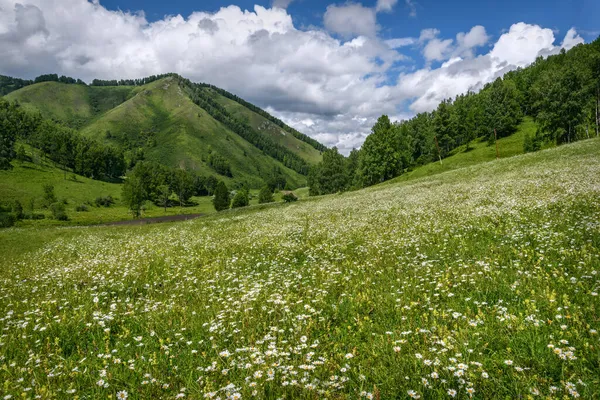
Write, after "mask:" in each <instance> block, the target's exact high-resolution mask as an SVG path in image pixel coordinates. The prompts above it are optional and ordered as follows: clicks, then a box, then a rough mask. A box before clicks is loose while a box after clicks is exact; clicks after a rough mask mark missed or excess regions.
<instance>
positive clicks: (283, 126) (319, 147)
mask: <svg viewBox="0 0 600 400" xmlns="http://www.w3.org/2000/svg"><path fill="white" fill-rule="evenodd" d="M198 85H200V86H202V87H205V88H209V89H211V90H213V91H215V92H217V93H219V94H220V95H221V96H223V97H226V98H228V99H230V100H233V101H235V102H237V103H239V104H241V105H243V106H244V107H246V108H248V109H249V110H252V111H254V112H255V113H257V114H258V115H260V116H262V117H263V118H265V119H267V120H268V121H271V122H272V123H274V124H275V125H277V126H278V127H280V128H281V129H283V130H284V131H286V132H288V133H290V134H292V136H294V137H295V138H297V139H300V140H301V141H303V142H305V143H308V144H309V145H311V146H312V147H314V148H315V149H317V150H319V151H325V150H327V147H325V145H323V144H321V143H319V142H318V141H316V140H315V139H313V138H311V137H310V136H308V135H305V134H303V133H300V132H298V131H297V130H295V129H294V128H292V127H290V126H288V125H286V124H285V123H284V122H283V121H281V120H280V119H278V118H275V117H274V116H272V115H271V114H269V113H268V112H266V111H265V110H263V109H262V108H260V107H257V106H255V105H254V104H252V103H249V102H247V101H246V100H244V99H242V98H240V97H238V96H236V95H235V94H233V93H229V92H228V91H226V90H224V89H221V88H218V87H216V86H214V85H210V84H208V83H200V84H198Z"/></svg>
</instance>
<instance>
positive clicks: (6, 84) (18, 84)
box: [0, 73, 178, 96]
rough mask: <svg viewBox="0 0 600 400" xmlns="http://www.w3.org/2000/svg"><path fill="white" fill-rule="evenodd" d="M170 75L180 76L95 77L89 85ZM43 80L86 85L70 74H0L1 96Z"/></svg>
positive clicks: (137, 81) (125, 83)
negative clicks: (104, 78)
mask: <svg viewBox="0 0 600 400" xmlns="http://www.w3.org/2000/svg"><path fill="white" fill-rule="evenodd" d="M168 76H178V75H177V74H173V73H169V74H161V75H151V76H148V77H145V78H140V79H112V80H102V79H94V80H92V82H91V83H90V84H89V86H143V85H146V84H148V83H151V82H154V81H157V80H159V79H162V78H166V77H168ZM41 82H59V83H66V84H70V85H86V86H87V83H85V82H84V81H82V80H81V79H75V78H71V77H70V76H65V75H60V76H59V75H58V74H43V75H40V76H38V77H36V78H35V79H19V78H12V77H10V76H4V75H0V96H4V95H7V94H9V93H11V92H14V91H15V90H19V89H21V88H24V87H25V86H29V85H33V84H34V83H41Z"/></svg>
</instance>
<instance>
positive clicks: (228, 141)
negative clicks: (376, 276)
mask: <svg viewBox="0 0 600 400" xmlns="http://www.w3.org/2000/svg"><path fill="white" fill-rule="evenodd" d="M186 84H188V85H189V84H191V82H189V81H187V80H183V79H181V78H180V77H178V76H176V75H172V76H168V77H165V78H162V79H158V80H155V81H153V82H151V83H148V84H145V85H143V86H86V85H80V84H65V83H59V82H42V83H34V84H29V85H28V86H25V87H23V88H21V89H18V90H15V91H13V92H12V93H10V94H8V95H7V96H5V97H6V98H7V99H8V100H16V101H19V102H20V103H21V104H22V105H23V107H24V108H26V109H28V110H38V111H40V113H41V115H42V117H44V118H50V119H54V120H58V121H62V122H63V123H65V124H66V125H68V126H70V127H72V128H75V129H77V130H80V131H81V133H82V134H84V135H85V136H88V137H92V138H95V139H99V140H102V141H107V142H110V143H113V144H117V145H119V146H121V147H123V148H124V149H126V150H135V149H138V148H143V149H144V154H145V156H146V158H147V159H150V160H155V161H158V162H161V163H164V164H166V165H169V166H185V167H186V168H191V169H195V170H197V171H199V172H200V173H203V174H217V172H216V171H215V169H214V168H211V166H210V164H211V163H210V162H209V161H210V154H211V153H212V154H213V155H214V154H217V155H219V156H221V157H223V158H225V159H227V160H228V162H229V164H230V167H231V168H230V169H231V172H232V177H230V176H228V174H226V173H223V172H222V171H219V173H221V174H224V175H226V176H221V178H222V179H224V180H226V181H227V182H235V183H247V184H249V185H250V186H253V187H258V186H260V185H262V183H263V181H264V180H266V179H268V178H269V177H270V176H272V175H273V174H280V175H283V176H284V177H285V178H286V180H287V181H288V183H289V184H290V185H291V186H293V187H299V186H303V185H304V184H305V181H306V179H305V177H304V176H302V175H301V174H305V173H306V170H307V169H308V168H307V166H305V167H302V169H299V168H298V166H297V163H296V166H293V165H291V164H289V163H288V162H287V161H286V159H285V158H284V157H285V155H284V153H285V152H288V153H287V154H288V155H289V156H288V160H290V159H291V158H289V157H290V156H293V157H299V160H300V161H301V162H302V163H307V164H308V165H310V164H315V163H317V162H319V161H320V160H321V155H320V151H319V150H317V149H316V148H315V147H314V146H315V145H319V144H318V143H316V142H314V141H312V142H311V143H312V144H311V143H307V142H306V141H303V140H307V141H309V142H310V140H309V139H308V138H307V137H304V139H302V137H303V135H301V134H299V133H297V132H294V134H295V135H292V134H289V133H288V132H286V131H285V130H284V129H282V128H281V127H280V126H277V125H276V124H274V123H273V122H271V121H269V120H267V118H266V117H269V118H271V119H273V118H272V117H270V116H269V115H268V114H266V113H265V112H264V111H262V110H260V109H257V108H256V107H254V106H251V105H249V103H245V104H248V106H250V107H253V110H258V111H259V112H260V113H261V115H259V114H258V113H257V112H255V111H253V110H251V109H249V108H247V107H246V106H244V105H243V104H242V103H240V102H237V101H234V100H231V99H228V98H226V97H224V96H222V95H220V94H219V93H217V92H216V90H219V89H218V88H213V89H211V88H208V87H205V89H201V90H207V91H210V92H211V97H215V99H216V100H217V101H218V102H219V104H221V105H222V106H223V107H224V108H223V110H226V112H227V113H230V116H229V117H227V118H228V119H227V121H225V122H229V121H231V120H234V121H237V120H239V121H243V122H248V126H249V129H251V130H253V131H254V132H256V134H257V135H258V136H259V137H260V136H264V138H265V140H266V142H265V141H264V140H262V139H261V140H262V141H261V144H260V145H259V143H256V142H255V141H252V139H251V137H248V136H244V135H242V133H243V132H239V131H235V132H234V131H233V130H232V129H233V127H232V126H231V125H228V124H225V123H224V120H223V119H219V120H218V121H217V120H216V119H215V118H214V116H211V115H209V113H207V112H206V110H205V109H203V108H202V107H201V106H199V105H197V104H194V103H193V102H192V101H191V100H190V93H191V92H190V90H191V89H189V88H188V89H186V86H185V85H186ZM198 87H201V85H198ZM240 101H241V100H240ZM215 104H216V103H215ZM265 116H266V117H265ZM277 122H278V123H279V124H282V123H281V121H277ZM283 126H284V127H285V128H286V129H288V130H291V128H289V127H286V126H285V125H283ZM236 132H237V134H236ZM240 135H242V136H240ZM298 135H299V136H298ZM296 136H298V137H296ZM299 137H300V138H299ZM244 138H245V139H244ZM254 138H255V139H256V135H255V136H254ZM248 140H250V142H249V141H248ZM269 143H272V144H269ZM273 144H274V145H276V146H281V147H280V150H274V149H273V148H272V147H273ZM264 146H271V148H269V147H267V148H265V147H264ZM319 146H321V145H319ZM261 149H262V150H261ZM136 151H137V150H136ZM282 152H283V153H282ZM284 163H285V165H288V166H289V167H290V168H293V169H294V170H295V171H294V170H292V169H290V168H286V167H285V166H284ZM304 165H306V164H304ZM298 172H300V173H298Z"/></svg>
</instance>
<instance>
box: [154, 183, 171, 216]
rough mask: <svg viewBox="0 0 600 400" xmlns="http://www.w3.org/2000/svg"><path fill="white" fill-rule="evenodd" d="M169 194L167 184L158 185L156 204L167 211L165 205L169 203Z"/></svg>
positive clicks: (169, 190)
mask: <svg viewBox="0 0 600 400" xmlns="http://www.w3.org/2000/svg"><path fill="white" fill-rule="evenodd" d="M170 196H171V189H169V186H167V185H160V186H159V187H158V197H157V202H158V205H160V206H162V207H164V209H165V212H167V206H168V205H169V197H170Z"/></svg>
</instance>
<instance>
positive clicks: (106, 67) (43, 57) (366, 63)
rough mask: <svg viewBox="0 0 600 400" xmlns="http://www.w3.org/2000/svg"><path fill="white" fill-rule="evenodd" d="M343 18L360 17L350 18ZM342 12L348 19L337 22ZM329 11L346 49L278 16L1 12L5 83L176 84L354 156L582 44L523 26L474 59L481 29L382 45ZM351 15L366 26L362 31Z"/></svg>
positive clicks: (279, 12)
mask: <svg viewBox="0 0 600 400" xmlns="http://www.w3.org/2000/svg"><path fill="white" fill-rule="evenodd" d="M348 7H354V12H350V13H348V14H345V15H346V17H344V16H343V15H344V12H345V11H348V9H347V8H348ZM339 9H342V11H341V17H340V14H338V15H337V16H335V14H336V13H338V12H340V10H339ZM329 11H331V12H333V14H330V17H332V18H331V19H330V20H329V23H326V24H325V25H326V28H327V30H329V31H332V32H335V33H337V34H339V35H341V37H345V38H347V39H344V40H340V39H339V38H336V37H333V36H332V35H331V34H329V33H328V31H326V30H321V29H318V28H311V29H307V30H301V29H297V28H296V27H295V26H294V24H293V22H292V17H291V16H290V15H289V14H288V13H287V11H286V10H285V9H283V8H281V7H274V8H270V9H269V8H264V7H261V6H255V7H254V9H253V10H251V11H245V10H241V9H240V8H239V7H236V6H229V7H224V8H221V9H220V10H218V11H217V12H214V13H208V12H200V11H199V12H194V13H192V14H191V15H190V16H189V17H187V18H184V17H182V16H180V15H175V16H167V17H164V18H163V19H161V20H158V21H155V22H152V23H150V22H148V21H147V20H146V19H145V17H144V15H143V13H125V12H121V11H109V10H107V9H105V8H104V7H102V6H101V5H100V4H99V3H98V2H89V1H87V0H21V2H20V4H17V3H16V1H15V0H0V74H5V75H12V76H19V77H27V78H31V77H34V76H37V75H39V74H43V73H50V72H56V73H58V74H65V75H70V76H73V77H77V78H82V79H84V80H87V81H89V80H91V79H93V78H100V79H118V78H136V77H142V76H148V75H152V74H159V73H166V72H176V73H179V74H181V75H183V76H185V77H187V78H189V79H191V80H193V81H197V82H208V83H212V84H215V85H217V86H220V87H223V88H224V89H227V90H229V91H231V92H234V93H236V94H238V95H239V96H241V97H242V98H245V99H247V100H249V101H251V102H253V103H255V104H257V105H259V106H261V107H264V108H266V109H268V110H269V111H271V112H272V113H273V114H275V115H276V116H277V117H279V118H282V119H283V120H284V121H286V122H287V123H289V124H291V125H292V126H294V127H295V128H297V129H298V130H300V131H302V132H304V133H306V134H308V135H310V136H312V137H314V138H316V139H317V140H320V141H322V142H323V143H324V144H326V145H328V146H334V145H336V146H338V147H339V148H340V150H341V151H342V152H345V153H348V152H349V151H350V149H351V148H352V147H358V146H360V145H361V144H362V142H363V140H364V138H365V137H366V135H367V134H368V133H369V131H370V128H371V126H372V125H373V123H374V122H375V120H376V119H377V117H379V116H380V115H381V114H383V113H385V114H388V115H390V117H391V118H392V119H396V120H399V119H403V118H408V117H410V115H411V114H413V113H416V112H420V111H426V110H431V109H433V108H434V107H435V106H437V104H438V103H439V101H441V100H442V99H444V98H447V97H451V96H455V95H456V94H458V93H461V92H464V91H467V90H477V89H478V88H480V87H482V85H484V84H485V83H487V82H489V81H491V80H492V79H494V78H495V77H497V76H499V75H501V74H502V73H503V72H505V71H508V70H510V69H514V68H516V67H518V66H523V65H527V64H528V63H530V62H532V61H533V60H535V58H536V56H537V55H547V54H553V53H556V52H558V51H559V50H560V48H561V46H562V47H565V48H569V47H571V46H573V45H576V44H577V43H580V42H581V41H582V39H581V38H580V37H579V35H578V34H577V32H575V30H570V31H569V32H567V34H566V35H565V37H564V40H563V41H562V45H561V46H558V45H557V46H554V45H553V43H554V34H553V32H552V31H551V30H549V29H544V28H542V27H539V26H536V25H528V24H524V23H519V24H515V25H513V26H512V27H511V28H510V30H509V31H508V32H507V33H505V34H503V35H502V36H501V37H500V38H499V39H498V40H497V42H496V43H495V44H494V46H493V47H492V50H491V51H489V52H488V53H487V54H482V55H479V56H476V55H475V53H476V51H475V49H477V48H478V47H480V46H483V45H485V44H487V42H488V39H489V38H488V36H487V34H486V33H485V29H483V27H477V26H476V27H474V28H473V29H471V30H470V31H469V32H466V33H460V34H458V35H456V38H455V39H444V38H441V37H440V32H439V31H438V30H436V29H430V30H425V31H422V32H421V34H420V36H419V38H416V37H415V38H397V39H390V40H387V41H384V40H382V39H381V38H379V37H378V36H377V25H376V19H375V17H376V13H375V8H365V7H362V6H360V5H357V4H354V5H353V4H346V5H344V6H337V7H336V8H334V9H331V8H328V12H329ZM356 11H359V12H360V13H362V16H361V17H362V18H364V17H365V16H367V21H368V22H367V23H366V24H365V23H364V19H361V18H359V17H358V16H357V14H359V13H357V12H356ZM369 13H370V14H369ZM369 15H370V16H369ZM334 17H335V18H334ZM344 21H345V22H344ZM344 24H345V25H346V26H350V27H351V28H350V29H348V28H343V25H344ZM327 25H329V26H327ZM435 39H437V40H439V41H441V42H444V41H447V40H450V41H451V45H450V46H445V47H444V46H442V47H443V48H442V49H441V50H438V51H434V49H432V48H430V50H429V51H430V57H432V58H435V59H439V60H440V61H443V64H442V65H441V66H439V67H438V68H432V66H431V65H426V66H425V67H423V68H421V69H414V65H413V64H411V63H409V64H403V65H402V67H404V68H399V65H400V63H401V62H406V60H407V57H406V56H405V55H403V54H401V53H399V52H398V50H397V49H402V48H404V47H405V46H417V47H418V48H421V49H422V50H423V49H425V48H426V46H427V45H429V43H430V42H431V41H432V40H435ZM411 67H412V68H411ZM399 70H400V71H411V72H403V73H398V72H397V71H399Z"/></svg>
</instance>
